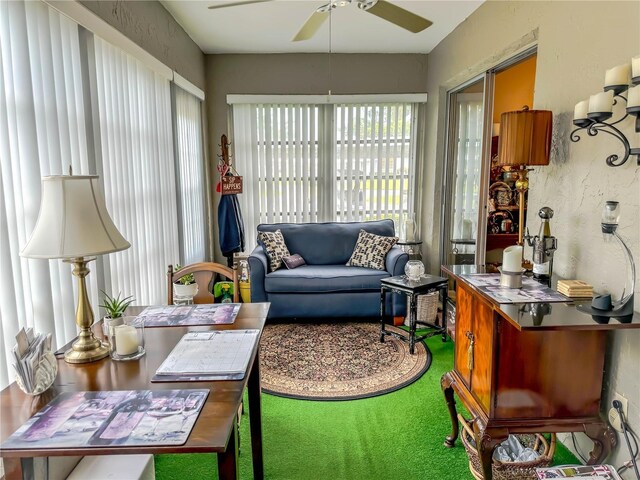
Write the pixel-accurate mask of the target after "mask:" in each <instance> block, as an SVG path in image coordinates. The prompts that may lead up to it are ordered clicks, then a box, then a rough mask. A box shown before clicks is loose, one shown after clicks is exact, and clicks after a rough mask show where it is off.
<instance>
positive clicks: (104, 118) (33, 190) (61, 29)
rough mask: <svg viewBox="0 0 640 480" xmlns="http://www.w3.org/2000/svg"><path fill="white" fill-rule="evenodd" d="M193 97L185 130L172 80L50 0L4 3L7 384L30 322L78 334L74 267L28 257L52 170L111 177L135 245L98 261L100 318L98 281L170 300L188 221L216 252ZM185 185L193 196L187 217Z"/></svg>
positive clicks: (109, 188)
mask: <svg viewBox="0 0 640 480" xmlns="http://www.w3.org/2000/svg"><path fill="white" fill-rule="evenodd" d="M81 47H86V48H81ZM92 72H93V73H95V79H94V80H95V81H93V79H92V78H93V77H92ZM176 90H179V89H177V88H176ZM184 95H187V96H186V97H185V96H184ZM184 95H180V94H179V95H177V96H176V99H175V110H176V116H177V117H178V118H177V119H176V121H175V125H174V124H173V123H172V115H173V113H172V102H171V88H170V82H169V80H168V79H166V78H165V77H162V76H160V75H158V74H156V73H154V72H153V71H152V70H151V69H149V68H148V67H146V66H144V65H143V64H141V63H140V62H139V61H137V60H135V59H134V58H133V57H131V56H129V55H127V54H126V53H124V52H122V51H121V50H119V49H118V48H116V47H114V46H112V45H110V44H109V43H107V42H105V41H103V40H101V39H100V38H98V37H95V36H93V35H91V34H90V33H89V32H87V31H86V30H83V29H81V28H80V27H79V26H78V25H77V24H76V23H75V22H73V21H71V20H69V19H68V18H67V17H65V16H63V15H60V14H59V13H58V12H57V11H56V10H54V9H52V8H50V7H49V6H47V5H46V4H44V3H43V2H39V1H26V2H24V1H12V2H0V272H2V275H0V291H1V292H2V301H0V343H1V344H2V356H1V357H0V388H3V387H4V386H5V385H7V384H8V383H9V382H10V381H11V379H12V378H13V376H14V375H13V369H12V368H10V367H9V365H10V361H9V360H10V355H11V351H12V349H13V346H14V345H15V335H16V333H17V332H18V330H19V329H20V328H21V327H34V328H35V329H36V330H37V331H40V332H51V333H53V338H54V346H56V345H57V346H60V345H64V344H65V343H67V342H68V341H69V340H71V339H72V338H73V337H74V336H75V335H76V332H77V327H76V324H75V316H76V315H75V308H76V295H75V292H74V290H75V288H76V287H75V283H74V278H73V276H72V275H71V267H70V265H69V264H68V263H64V262H62V261H60V260H50V261H47V260H36V259H26V258H22V257H20V256H19V253H20V251H21V249H22V248H23V247H24V245H25V244H26V242H27V240H28V239H29V237H30V235H31V232H32V231H33V228H34V226H35V222H36V219H37V216H38V212H39V207H40V188H41V186H40V185H41V178H42V177H43V176H47V175H62V174H68V172H69V167H70V166H71V167H72V169H73V173H75V174H94V173H99V174H100V176H101V181H102V184H103V188H104V191H105V200H106V202H107V207H108V209H109V212H110V214H111V216H112V217H113V219H114V221H115V223H116V225H117V226H118V228H119V229H120V230H121V231H122V233H123V234H124V236H125V237H126V238H127V239H128V240H129V241H130V242H131V244H132V247H131V248H130V249H129V250H126V251H124V252H119V253H116V254H111V255H103V256H101V257H99V259H98V262H95V263H92V264H90V268H91V270H92V273H91V275H89V277H88V280H89V294H90V300H91V304H92V305H93V308H94V313H95V315H96V317H98V315H99V312H98V303H99V301H98V300H99V299H98V293H99V288H98V286H100V288H104V289H105V290H106V291H107V292H108V293H110V294H118V292H122V293H123V294H126V295H130V294H131V295H134V296H135V297H136V303H137V304H158V303H162V302H163V301H164V299H165V298H166V297H165V295H166V291H165V290H166V283H165V278H166V277H165V272H166V266H167V264H168V263H175V262H177V261H179V260H180V258H179V249H178V241H179V237H178V231H179V230H181V229H179V228H178V224H179V221H180V222H181V223H182V224H183V225H185V226H186V225H189V226H190V228H189V229H187V228H186V227H185V228H183V229H182V230H184V232H186V234H187V235H188V236H189V238H188V240H187V241H186V242H185V244H186V245H187V246H188V247H187V248H186V250H187V251H188V252H189V255H191V258H194V259H195V257H196V256H198V255H204V254H203V251H204V250H203V245H205V244H206V231H205V229H204V218H203V216H204V213H203V212H204V206H203V205H204V194H203V192H204V188H205V187H204V173H203V165H202V162H203V156H202V142H203V140H202V126H201V123H200V121H201V119H200V113H199V112H200V105H199V101H197V105H195V104H194V100H193V99H192V98H191V97H192V96H191V94H186V93H185V94H184ZM87 99H89V100H90V101H89V102H87ZM196 110H197V112H198V113H196ZM91 126H92V127H93V128H91ZM174 126H175V127H176V135H175V139H174V135H173V131H174ZM174 140H175V142H176V145H174ZM96 146H97V148H94V147H96ZM176 157H178V159H177V160H176ZM176 163H177V164H178V165H180V166H181V173H180V176H179V177H180V179H184V180H185V183H188V185H181V184H180V182H179V178H177V176H176ZM194 177H195V178H196V179H197V180H198V181H199V182H200V183H199V185H198V186H196V183H197V182H195V181H192V180H194ZM187 179H188V180H189V182H187ZM178 192H180V193H181V194H182V195H183V196H184V197H185V198H186V197H192V198H189V201H190V202H191V203H190V204H189V205H188V206H186V204H187V203H188V202H187V201H186V200H185V201H182V202H181V205H182V209H181V212H180V214H181V215H180V214H179V213H178V203H179V202H178ZM196 196H197V197H198V198H193V197H196ZM191 216H193V217H194V218H195V220H193V221H191ZM199 235H200V236H201V238H196V237H198V236H199ZM197 260H198V261H201V260H204V257H202V256H201V257H199V258H198V259H197Z"/></svg>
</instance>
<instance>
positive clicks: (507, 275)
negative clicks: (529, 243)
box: [498, 267, 526, 288]
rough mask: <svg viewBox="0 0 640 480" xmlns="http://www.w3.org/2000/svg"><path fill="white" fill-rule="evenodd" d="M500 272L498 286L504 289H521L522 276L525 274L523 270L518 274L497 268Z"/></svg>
mask: <svg viewBox="0 0 640 480" xmlns="http://www.w3.org/2000/svg"><path fill="white" fill-rule="evenodd" d="M498 271H499V272H500V286H501V287H506V288H522V274H523V273H524V272H526V270H525V269H524V268H523V269H521V270H520V271H519V272H509V271H507V270H503V269H502V267H498Z"/></svg>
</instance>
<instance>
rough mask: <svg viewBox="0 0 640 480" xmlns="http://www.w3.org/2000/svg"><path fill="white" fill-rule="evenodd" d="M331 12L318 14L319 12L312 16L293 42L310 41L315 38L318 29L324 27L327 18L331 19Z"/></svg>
mask: <svg viewBox="0 0 640 480" xmlns="http://www.w3.org/2000/svg"><path fill="white" fill-rule="evenodd" d="M329 15H330V13H329V12H318V11H317V10H316V11H315V12H313V13H312V14H311V16H310V17H309V18H308V20H307V21H306V22H305V24H304V25H303V26H302V28H301V29H300V31H299V32H298V33H297V34H296V36H295V37H293V40H291V41H292V42H299V41H301V40H309V39H310V38H311V37H313V36H314V35H315V34H316V32H317V31H318V29H319V28H320V27H321V26H322V24H323V23H324V22H325V20H326V19H327V18H329Z"/></svg>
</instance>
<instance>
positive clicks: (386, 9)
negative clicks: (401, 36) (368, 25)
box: [363, 0, 433, 33]
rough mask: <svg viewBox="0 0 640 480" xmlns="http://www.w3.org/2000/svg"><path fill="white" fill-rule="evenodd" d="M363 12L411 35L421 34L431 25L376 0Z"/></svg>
mask: <svg viewBox="0 0 640 480" xmlns="http://www.w3.org/2000/svg"><path fill="white" fill-rule="evenodd" d="M363 10H364V11H366V12H369V13H373V14H374V15H375V16H376V17H380V18H382V19H383V20H386V21H387V22H391V23H393V24H395V25H397V26H399V27H402V28H404V29H405V30H409V31H410V32H413V33H418V32H421V31H422V30H424V29H425V28H428V27H430V26H431V25H433V22H432V21H430V20H427V19H426V18H423V17H421V16H420V15H416V14H415V13H411V12H410V11H409V10H405V9H404V8H400V7H398V6H397V5H394V4H392V3H389V2H386V1H385V0H378V1H377V2H376V3H375V4H374V5H373V6H371V7H369V8H363Z"/></svg>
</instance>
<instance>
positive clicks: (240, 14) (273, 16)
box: [161, 0, 484, 53]
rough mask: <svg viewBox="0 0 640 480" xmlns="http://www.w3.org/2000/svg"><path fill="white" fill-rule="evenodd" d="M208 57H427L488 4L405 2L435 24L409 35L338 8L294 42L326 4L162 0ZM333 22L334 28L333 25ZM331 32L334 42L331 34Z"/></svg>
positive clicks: (477, 0)
mask: <svg viewBox="0 0 640 480" xmlns="http://www.w3.org/2000/svg"><path fill="white" fill-rule="evenodd" d="M161 1H162V4H163V5H164V6H165V7H166V9H167V10H168V11H169V12H170V13H171V14H172V15H173V16H174V18H175V19H176V20H177V21H178V22H179V23H180V25H182V27H183V28H184V29H185V31H186V32H187V33H188V34H189V36H191V38H192V39H193V40H194V41H195V42H196V43H197V44H198V46H199V47H200V48H201V49H202V51H203V52H204V53H296V52H297V53H313V52H328V51H329V40H331V51H332V52H335V53H429V52H430V51H431V50H432V49H433V48H434V47H435V46H436V45H437V44H438V43H439V42H440V41H441V40H442V39H443V38H444V37H446V36H447V35H448V34H449V33H451V32H452V31H453V29H455V28H456V26H458V25H459V24H460V23H462V21H464V19H465V18H467V17H468V16H469V15H471V13H473V11H474V10H476V9H477V8H478V7H479V6H480V5H481V4H482V3H483V1H484V0H449V1H446V0H445V1H436V0H403V1H395V0H392V1H393V3H394V4H397V5H398V6H400V7H402V8H405V9H407V10H409V11H411V12H413V13H416V14H418V15H421V16H423V17H425V18H427V19H429V20H431V21H432V22H433V25H432V26H431V27H429V28H427V29H426V30H424V31H422V32H420V33H411V32H408V31H406V30H404V29H402V28H400V27H397V26H396V25H393V24H392V23H389V22H386V21H384V20H382V19H381V18H378V17H376V16H375V15H372V14H370V13H367V12H365V11H362V10H360V9H358V7H357V6H356V5H355V3H354V4H351V5H348V6H346V7H342V8H337V9H335V10H333V12H332V18H331V22H329V21H326V22H325V24H324V25H323V26H322V27H321V28H320V30H319V31H318V32H317V33H316V35H315V36H314V37H313V38H312V39H310V40H306V41H302V42H291V39H292V38H293V37H294V35H295V34H296V33H297V32H298V30H299V29H300V27H301V26H302V25H303V24H304V22H305V21H306V20H307V18H309V16H310V15H311V13H312V12H313V11H314V10H315V9H316V8H318V7H319V6H321V5H324V4H326V3H327V1H328V0H324V1H323V0H274V1H271V2H267V3H256V4H251V5H240V6H235V7H228V8H220V9H214V10H209V9H208V8H207V7H208V6H209V5H214V4H222V3H226V2H225V1H222V0H161ZM330 24H331V25H330ZM330 29H331V38H330V36H329V31H330Z"/></svg>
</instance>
